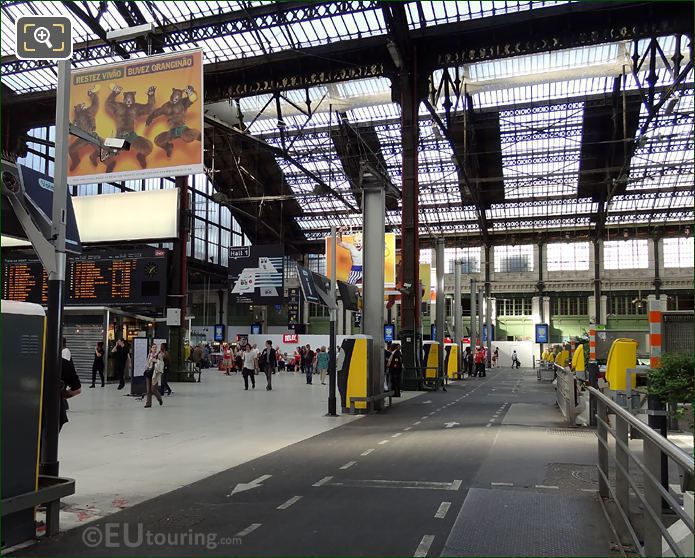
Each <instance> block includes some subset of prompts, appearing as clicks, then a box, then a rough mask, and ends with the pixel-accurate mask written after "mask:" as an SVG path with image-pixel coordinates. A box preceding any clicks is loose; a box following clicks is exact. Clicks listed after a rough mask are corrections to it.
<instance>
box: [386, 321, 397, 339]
mask: <svg viewBox="0 0 695 558" xmlns="http://www.w3.org/2000/svg"><path fill="white" fill-rule="evenodd" d="M395 335H396V326H395V325H393V324H386V325H385V326H384V342H385V343H393V338H394V336H395Z"/></svg>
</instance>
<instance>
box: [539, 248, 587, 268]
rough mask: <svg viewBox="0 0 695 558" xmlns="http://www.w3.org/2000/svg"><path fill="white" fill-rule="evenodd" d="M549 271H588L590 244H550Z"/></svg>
mask: <svg viewBox="0 0 695 558" xmlns="http://www.w3.org/2000/svg"><path fill="white" fill-rule="evenodd" d="M546 258H547V267H548V271H588V270H589V243H588V242H558V243H553V244H548V246H547V252H546Z"/></svg>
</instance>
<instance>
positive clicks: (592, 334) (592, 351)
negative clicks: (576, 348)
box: [589, 329, 596, 363]
mask: <svg viewBox="0 0 695 558" xmlns="http://www.w3.org/2000/svg"><path fill="white" fill-rule="evenodd" d="M589 362H593V363H595V362H596V330H595V329H590V330H589Z"/></svg>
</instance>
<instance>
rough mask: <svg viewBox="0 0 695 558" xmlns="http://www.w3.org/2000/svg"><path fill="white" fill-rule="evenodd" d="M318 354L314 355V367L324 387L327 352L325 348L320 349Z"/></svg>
mask: <svg viewBox="0 0 695 558" xmlns="http://www.w3.org/2000/svg"><path fill="white" fill-rule="evenodd" d="M319 351H320V352H317V353H316V367H317V368H318V369H319V378H320V379H321V385H323V386H325V385H326V376H327V375H328V356H329V355H328V351H326V347H321V349H319Z"/></svg>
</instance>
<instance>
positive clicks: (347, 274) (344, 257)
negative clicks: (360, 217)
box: [326, 233, 396, 289]
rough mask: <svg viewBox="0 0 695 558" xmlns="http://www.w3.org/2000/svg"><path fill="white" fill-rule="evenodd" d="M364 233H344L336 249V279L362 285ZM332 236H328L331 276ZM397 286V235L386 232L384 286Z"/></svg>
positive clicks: (328, 262)
mask: <svg viewBox="0 0 695 558" xmlns="http://www.w3.org/2000/svg"><path fill="white" fill-rule="evenodd" d="M363 248H364V246H363V245H362V234H361V233H355V234H351V235H342V237H341V238H340V240H339V241H338V246H337V251H336V256H337V257H336V279H337V280H338V281H344V282H346V283H350V284H352V285H359V286H360V287H361V286H362V274H363V272H364V269H363V252H362V250H363ZM331 261H332V260H331V238H330V237H326V270H327V273H326V275H328V277H329V278H330V276H331ZM395 286H396V235H395V234H394V233H386V234H384V287H386V288H391V289H393V288H394V287H395Z"/></svg>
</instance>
